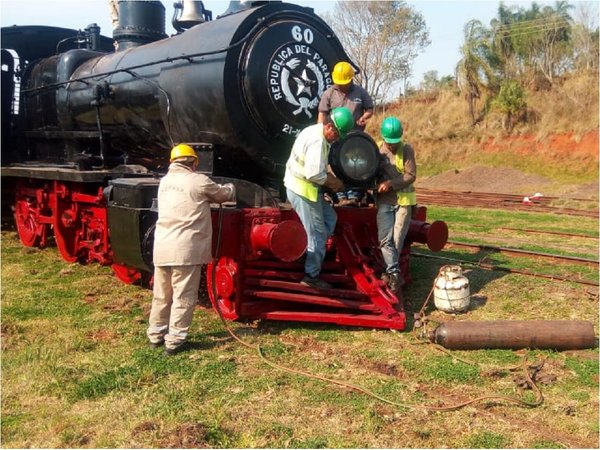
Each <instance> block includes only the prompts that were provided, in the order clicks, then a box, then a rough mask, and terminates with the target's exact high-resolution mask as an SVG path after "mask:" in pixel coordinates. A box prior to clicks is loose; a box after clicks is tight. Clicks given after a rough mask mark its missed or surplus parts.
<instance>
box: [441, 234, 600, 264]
mask: <svg viewBox="0 0 600 450" xmlns="http://www.w3.org/2000/svg"><path fill="white" fill-rule="evenodd" d="M448 244H449V248H452V247H466V248H476V249H479V250H489V251H491V252H498V253H503V254H506V255H511V256H517V257H519V256H526V257H527V256H529V257H534V258H540V259H549V260H551V261H553V262H566V263H572V264H581V265H586V266H592V267H598V264H599V263H598V260H595V259H589V258H580V257H577V256H568V255H553V254H551V253H545V252H534V251H531V250H521V249H518V248H509V247H500V246H496V245H489V244H468V243H465V242H458V241H453V240H448Z"/></svg>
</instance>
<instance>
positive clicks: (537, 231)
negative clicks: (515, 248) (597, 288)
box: [470, 225, 600, 239]
mask: <svg viewBox="0 0 600 450" xmlns="http://www.w3.org/2000/svg"><path fill="white" fill-rule="evenodd" d="M470 226H471V227H477V228H488V227H486V226H485V225H470ZM494 229H495V230H509V231H522V232H523V233H539V234H554V235H556V236H567V237H577V238H583V239H600V237H599V236H590V235H589V234H580V233H564V232H562V231H550V230H533V229H530V228H513V227H495V228H494Z"/></svg>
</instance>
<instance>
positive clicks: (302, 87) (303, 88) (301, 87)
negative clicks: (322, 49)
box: [293, 69, 313, 97]
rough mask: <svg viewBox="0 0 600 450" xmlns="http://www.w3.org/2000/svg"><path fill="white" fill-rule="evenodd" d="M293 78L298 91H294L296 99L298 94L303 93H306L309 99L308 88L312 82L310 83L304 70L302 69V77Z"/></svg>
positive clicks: (309, 92)
mask: <svg viewBox="0 0 600 450" xmlns="http://www.w3.org/2000/svg"><path fill="white" fill-rule="evenodd" d="M293 78H294V81H295V82H296V85H297V87H298V89H297V91H296V97H298V96H299V95H300V94H302V93H304V92H306V93H307V94H308V96H309V97H310V96H311V95H312V94H311V91H310V86H311V85H312V84H313V81H311V79H310V78H308V74H307V73H306V69H304V70H303V71H302V75H301V76H300V77H293Z"/></svg>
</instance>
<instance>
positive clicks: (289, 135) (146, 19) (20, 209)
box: [1, 0, 447, 329]
mask: <svg viewBox="0 0 600 450" xmlns="http://www.w3.org/2000/svg"><path fill="white" fill-rule="evenodd" d="M118 6H119V22H118V26H117V27H116V28H115V30H114V33H113V39H109V38H106V37H103V36H101V35H100V30H99V28H98V27H97V26H96V25H95V24H91V25H89V26H88V27H86V28H85V30H84V31H77V30H69V29H64V28H55V27H43V26H13V27H6V28H2V47H3V48H2V91H1V92H2V190H3V196H2V198H3V202H6V201H7V200H8V201H9V202H10V203H11V204H10V206H11V208H12V211H13V214H14V218H15V223H16V227H17V231H18V234H19V237H20V239H21V241H22V243H23V244H24V245H26V246H37V247H44V246H46V245H48V244H49V243H51V242H55V243H56V246H57V247H58V249H59V251H60V253H61V255H62V256H63V258H64V259H65V260H67V261H71V262H74V261H79V262H82V263H89V262H98V263H100V264H103V265H110V266H111V267H112V269H113V271H114V272H115V274H116V275H117V276H118V277H119V278H120V279H121V280H123V281H126V282H130V283H132V282H138V281H139V282H149V281H150V280H151V273H152V239H153V230H154V223H155V221H156V217H157V213H156V205H155V198H156V190H157V186H158V182H159V180H160V176H161V175H162V174H163V173H164V172H165V171H166V169H167V167H168V155H169V150H170V148H171V147H172V146H173V145H174V144H177V143H182V142H184V143H187V144H189V145H192V146H194V147H195V148H196V149H197V150H198V152H199V154H200V161H201V164H202V168H201V170H202V171H204V172H206V173H207V174H209V175H211V176H213V177H215V178H216V179H217V180H219V181H224V180H227V181H233V182H234V183H236V185H237V187H238V193H239V198H238V202H237V205H235V206H230V207H227V208H225V210H223V211H221V213H220V217H219V214H217V208H215V210H214V211H213V224H214V227H213V228H214V230H215V237H214V239H213V242H214V243H215V248H214V254H215V255H216V259H215V261H214V263H213V264H211V265H210V267H209V270H208V271H207V273H208V275H207V277H208V284H209V289H208V290H209V293H210V297H211V300H212V302H213V304H215V305H216V303H217V302H218V304H219V307H220V309H221V310H222V311H223V312H224V313H225V315H226V317H228V318H229V319H237V318H240V317H244V318H267V319H268V318H273V319H283V320H303V321H324V322H335V323H344V324H350V325H361V326H377V327H390V328H397V329H402V328H403V327H404V323H405V317H404V312H403V307H402V299H401V296H400V295H397V294H396V293H393V292H391V291H389V290H388V289H387V287H386V286H385V285H384V284H383V283H382V282H381V281H379V280H378V278H377V276H376V274H377V272H378V270H379V269H380V266H381V257H380V253H379V251H378V249H377V242H376V236H377V233H376V223H375V211H374V208H337V210H338V217H339V221H338V227H337V229H336V232H335V235H334V236H333V238H332V239H331V242H330V243H329V252H328V261H326V264H325V272H326V273H325V275H324V279H326V280H328V281H332V282H333V283H334V284H336V285H337V287H338V289H335V291H333V292H317V291H315V290H313V289H311V288H307V287H304V286H301V285H300V284H299V283H298V281H299V280H300V279H301V277H302V275H303V274H302V266H303V265H302V262H301V259H302V256H303V253H304V251H305V247H306V236H305V234H304V230H303V228H302V226H301V225H300V223H299V221H298V218H297V216H296V215H295V213H294V212H293V211H292V210H290V209H289V208H286V207H285V205H284V204H282V203H281V196H280V194H281V182H282V178H283V173H284V170H285V162H286V161H287V158H288V156H289V150H290V148H291V145H292V143H293V140H294V138H295V136H296V135H297V134H298V133H299V131H300V130H301V129H302V128H303V127H305V126H307V125H309V124H312V123H314V122H315V121H316V116H317V105H318V101H319V98H320V96H321V95H322V93H323V92H324V90H325V89H326V88H327V87H328V86H330V85H331V83H332V80H331V69H332V68H333V66H334V65H335V63H337V62H338V61H340V60H348V59H349V58H348V55H347V54H346V53H345V52H344V49H343V48H342V46H341V44H340V42H339V40H338V39H337V37H336V36H335V34H334V33H333V31H332V30H331V28H330V27H329V26H328V25H327V24H326V23H325V22H324V21H323V20H322V19H320V18H319V17H318V16H317V15H315V14H314V13H313V11H312V9H310V8H305V7H300V6H297V5H292V4H287V3H282V2H231V4H230V7H229V9H228V10H227V11H225V12H224V13H223V14H222V15H220V16H218V17H217V18H216V19H215V20H212V14H211V13H210V12H209V11H206V10H205V9H204V7H203V5H202V2H192V1H187V0H186V1H183V2H179V3H178V4H177V8H176V16H175V17H174V18H173V23H174V26H175V28H176V29H177V30H178V33H177V34H176V35H174V36H171V37H167V35H166V33H165V29H164V22H165V17H164V16H165V10H164V7H163V5H162V4H161V3H160V2H158V1H143V2H140V1H130V0H120V1H119V2H118ZM177 12H179V14H177ZM331 153H332V158H333V160H332V167H333V168H334V170H335V171H336V173H337V175H338V176H339V177H341V178H342V179H343V180H344V181H345V183H346V184H347V185H348V186H354V187H362V188H365V187H368V186H369V185H370V183H371V181H372V179H373V176H374V174H375V171H376V169H377V148H376V146H375V144H374V142H373V141H372V139H371V138H370V137H369V136H368V135H367V134H365V133H354V134H351V135H350V136H349V137H348V138H346V139H345V140H344V141H343V142H340V143H339V144H338V145H337V146H336V147H335V148H334V149H333V150H332V152H331ZM446 237H447V229H446V226H445V224H443V223H442V222H436V223H434V224H431V225H430V224H427V223H426V222H425V209H424V208H421V209H418V213H417V216H416V217H415V218H414V220H413V223H412V224H411V232H410V234H409V240H408V242H407V246H406V248H405V250H406V251H403V257H402V258H403V271H404V272H405V278H407V279H410V274H409V272H408V250H409V248H410V243H411V242H414V241H417V242H423V243H428V245H429V246H430V247H431V248H433V249H439V248H441V247H443V245H444V243H445V240H446ZM218 242H221V243H222V244H221V245H220V246H219V248H216V245H217V243H218Z"/></svg>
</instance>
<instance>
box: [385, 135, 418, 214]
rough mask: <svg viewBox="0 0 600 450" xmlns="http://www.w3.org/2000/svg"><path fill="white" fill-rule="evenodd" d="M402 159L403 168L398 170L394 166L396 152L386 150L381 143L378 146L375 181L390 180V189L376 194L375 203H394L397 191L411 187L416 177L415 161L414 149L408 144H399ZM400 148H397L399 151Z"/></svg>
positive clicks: (396, 199)
mask: <svg viewBox="0 0 600 450" xmlns="http://www.w3.org/2000/svg"><path fill="white" fill-rule="evenodd" d="M401 145H402V148H401V151H402V160H403V163H404V170H402V172H399V171H398V169H397V168H396V154H395V153H392V152H391V151H389V150H388V148H387V146H386V145H385V144H384V143H382V144H381V146H380V148H379V156H380V161H379V174H378V176H377V182H378V183H381V182H383V181H387V180H391V182H392V190H391V191H389V192H383V193H381V194H379V193H378V194H377V204H380V203H384V204H387V205H395V204H396V203H397V201H398V197H397V195H396V193H397V192H398V191H402V190H407V189H409V188H410V189H412V184H413V183H414V182H415V180H416V179H417V163H416V161H415V151H414V150H413V148H412V147H411V146H410V145H409V144H401ZM399 150H400V149H398V151H399Z"/></svg>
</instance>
